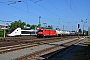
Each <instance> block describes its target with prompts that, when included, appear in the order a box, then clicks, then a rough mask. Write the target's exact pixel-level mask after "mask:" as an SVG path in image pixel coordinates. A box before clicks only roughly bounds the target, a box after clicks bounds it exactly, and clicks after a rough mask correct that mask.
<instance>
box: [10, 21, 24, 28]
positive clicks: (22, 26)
mask: <svg viewBox="0 0 90 60" xmlns="http://www.w3.org/2000/svg"><path fill="white" fill-rule="evenodd" d="M25 25H26V23H25V22H22V21H21V20H18V21H14V22H12V23H11V26H10V27H9V28H10V29H12V28H18V27H20V28H24V26H25Z"/></svg>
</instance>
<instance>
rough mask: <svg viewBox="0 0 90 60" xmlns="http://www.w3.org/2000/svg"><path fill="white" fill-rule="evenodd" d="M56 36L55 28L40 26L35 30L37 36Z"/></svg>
mask: <svg viewBox="0 0 90 60" xmlns="http://www.w3.org/2000/svg"><path fill="white" fill-rule="evenodd" d="M49 36H56V30H52V29H46V28H40V29H38V32H37V37H49Z"/></svg>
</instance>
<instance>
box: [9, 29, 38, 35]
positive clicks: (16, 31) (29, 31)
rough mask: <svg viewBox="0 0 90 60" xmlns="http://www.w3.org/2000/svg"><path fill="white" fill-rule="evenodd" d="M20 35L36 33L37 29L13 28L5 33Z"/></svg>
mask: <svg viewBox="0 0 90 60" xmlns="http://www.w3.org/2000/svg"><path fill="white" fill-rule="evenodd" d="M20 35H37V30H34V29H21V28H14V29H12V30H11V31H10V32H9V33H8V34H7V36H20Z"/></svg>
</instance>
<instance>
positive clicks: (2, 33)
mask: <svg viewBox="0 0 90 60" xmlns="http://www.w3.org/2000/svg"><path fill="white" fill-rule="evenodd" d="M3 36H4V31H3V30H2V29H1V28H0V37H3Z"/></svg>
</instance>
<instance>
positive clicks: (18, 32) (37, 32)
mask: <svg viewBox="0 0 90 60" xmlns="http://www.w3.org/2000/svg"><path fill="white" fill-rule="evenodd" d="M22 35H27V36H37V37H50V36H63V35H70V32H68V31H59V30H55V29H47V28H39V29H21V28H14V29H12V30H11V31H10V32H9V33H8V34H7V36H22Z"/></svg>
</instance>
